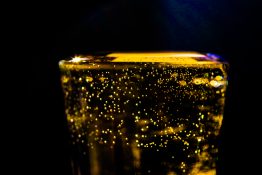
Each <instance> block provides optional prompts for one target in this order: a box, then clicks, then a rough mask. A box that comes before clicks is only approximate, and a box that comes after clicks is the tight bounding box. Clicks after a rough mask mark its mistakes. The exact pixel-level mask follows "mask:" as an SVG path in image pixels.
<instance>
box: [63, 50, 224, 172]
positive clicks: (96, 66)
mask: <svg viewBox="0 0 262 175" xmlns="http://www.w3.org/2000/svg"><path fill="white" fill-rule="evenodd" d="M205 57H206V56H205V55H202V54H198V53H194V52H179V53H177V52H172V53H113V54H109V55H106V56H105V57H102V58H101V57H100V58H99V59H98V60H95V59H96V57H91V56H89V57H79V56H77V57H75V58H73V59H72V60H71V61H69V62H68V61H67V62H65V61H62V62H60V68H61V72H62V76H61V82H62V86H63V91H64V97H65V108H66V111H65V113H66V117H67V121H68V126H69V130H70V137H71V142H72V149H74V154H77V155H76V157H78V158H79V157H84V158H85V159H79V160H78V159H77V160H73V161H72V163H73V164H74V167H75V171H76V172H78V174H84V173H82V172H81V171H82V169H84V168H85V167H86V166H87V165H89V166H90V171H91V174H106V173H108V172H110V173H111V172H112V173H113V174H114V171H115V169H112V167H117V168H119V167H127V168H126V169H123V171H125V173H122V174H130V172H135V173H137V174H148V173H151V174H161V173H158V170H159V169H161V172H165V174H168V175H215V174H216V171H215V168H216V162H215V161H216V158H217V152H218V147H217V136H218V134H219V130H220V127H221V125H222V120H223V106H224V100H225V90H226V85H227V73H226V71H225V69H224V68H223V64H222V63H219V62H212V61H211V60H205ZM202 58H203V60H204V61H202V60H201V59H202ZM101 59H104V60H102V61H101ZM107 59H108V60H107ZM118 62H120V63H118ZM203 62H205V63H204V64H202V63H203ZM165 63H168V64H165ZM169 63H170V64H169ZM185 64H186V65H185ZM191 64H192V65H191ZM118 152H121V154H116V153H118ZM87 156H88V157H87ZM116 159H118V160H123V161H121V165H119V162H118V161H116ZM87 160H92V161H91V162H89V161H87ZM122 164H123V165H122ZM88 171H89V170H88ZM131 174H132V173H131Z"/></svg>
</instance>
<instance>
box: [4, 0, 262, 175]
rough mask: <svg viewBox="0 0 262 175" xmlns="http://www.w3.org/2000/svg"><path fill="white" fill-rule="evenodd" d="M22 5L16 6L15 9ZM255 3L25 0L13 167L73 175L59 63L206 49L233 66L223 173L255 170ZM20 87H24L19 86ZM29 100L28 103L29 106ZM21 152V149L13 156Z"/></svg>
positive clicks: (257, 38)
mask: <svg viewBox="0 0 262 175" xmlns="http://www.w3.org/2000/svg"><path fill="white" fill-rule="evenodd" d="M18 8H19V6H18ZM260 11H261V3H260V2H259V0H257V1H256V0H249V1H245V0H238V1H237V0H187V1H185V0H184V1H183V0H161V1H160V0H89V1H85V3H80V2H73V1H72V2H63V3H57V4H55V3H53V2H42V3H40V2H37V3H30V4H23V6H21V8H20V10H19V12H18V13H17V16H19V15H22V17H20V18H19V20H16V22H17V26H20V27H21V29H20V33H19V35H20V36H22V39H21V40H22V42H21V43H22V44H21V45H24V46H25V47H26V49H25V50H26V51H28V54H27V56H26V60H28V63H27V66H28V67H29V69H27V71H28V72H27V77H28V78H27V80H28V82H27V84H26V85H25V86H26V92H27V93H26V97H25V101H26V103H24V104H23V106H24V108H25V109H26V110H28V113H27V115H25V116H24V117H23V118H22V119H21V118H19V119H18V120H17V121H18V122H17V123H18V124H17V125H18V128H19V131H17V132H18V133H17V134H16V137H17V138H19V139H20V140H19V139H18V141H15V149H14V151H13V152H14V154H15V156H14V157H16V158H13V159H10V160H9V161H10V162H12V163H15V164H16V165H18V166H15V167H13V168H11V169H9V171H10V174H12V173H11V172H13V171H17V170H18V171H19V172H22V171H25V172H26V174H65V175H67V174H70V173H69V172H70V164H69V161H68V155H67V149H68V147H67V137H66V136H67V135H66V125H65V124H66V123H65V118H64V113H63V98H62V92H61V87H60V79H59V69H58V61H59V60H61V59H64V58H68V57H71V56H74V55H75V54H85V53H94V52H97V51H99V52H101V51H129V50H135V51H139V50H141V51H169V50H190V51H200V52H211V53H215V54H218V55H220V56H222V57H223V58H224V59H225V60H227V61H228V62H229V64H230V72H229V87H228V93H227V101H226V110H225V117H224V123H223V128H222V142H221V150H222V151H221V155H220V162H219V171H220V174H231V173H232V174H256V173H255V171H256V170H258V169H259V162H260V161H256V160H254V157H257V158H258V159H260V158H261V151H260V150H259V149H260V147H261V144H260V143H258V142H259V141H260V138H261V136H260V135H259V133H260V128H261V127H260V123H259V118H260V117H262V114H261V112H259V110H260V108H261V86H260V81H261V76H262V74H261V64H260V62H261V59H262V57H261V56H260V52H261V51H262V50H261V49H262V48H261V45H262V44H261V32H262V30H261V27H260V23H261V18H260ZM23 85H24V84H23ZM27 102H28V103H27ZM17 153H18V154H17Z"/></svg>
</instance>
